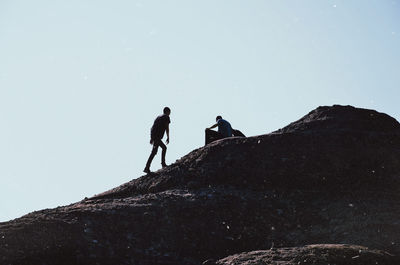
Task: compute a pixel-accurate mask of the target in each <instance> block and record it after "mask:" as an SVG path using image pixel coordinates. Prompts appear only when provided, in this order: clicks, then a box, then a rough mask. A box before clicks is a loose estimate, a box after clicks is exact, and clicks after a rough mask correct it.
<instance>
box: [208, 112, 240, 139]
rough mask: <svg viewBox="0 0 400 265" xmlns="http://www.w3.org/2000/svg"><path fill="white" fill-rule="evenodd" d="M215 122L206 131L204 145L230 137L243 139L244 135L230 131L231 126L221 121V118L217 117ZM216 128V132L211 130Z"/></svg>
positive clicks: (233, 130) (236, 131)
mask: <svg viewBox="0 0 400 265" xmlns="http://www.w3.org/2000/svg"><path fill="white" fill-rule="evenodd" d="M215 120H216V121H217V123H216V124H214V125H213V126H211V127H210V128H207V129H206V135H205V136H206V144H209V143H212V142H214V141H216V140H219V139H224V138H227V137H232V136H240V137H245V135H244V134H243V133H242V132H241V131H239V130H235V129H232V126H231V124H230V123H229V122H228V121H226V120H224V119H222V117H221V116H217V118H216V119H215ZM217 126H218V132H216V131H213V130H211V129H213V128H215V127H217Z"/></svg>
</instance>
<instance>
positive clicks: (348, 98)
mask: <svg viewBox="0 0 400 265" xmlns="http://www.w3.org/2000/svg"><path fill="white" fill-rule="evenodd" d="M399 47H400V1H399V0H396V1H391V0H303V1H301V0H297V1H295V0H224V1H222V0H221V1H219V0H201V1H191V0H180V1H178V0H175V1H170V0H158V1H155V0H154V1H152V0H148V1H144V0H143V1H128V0H125V1H123V0H116V1H105V0H103V1H101V0H91V1H89V0H64V1H61V0H47V1H45V0H36V1H31V0H0V124H1V130H0V161H1V163H0V165H1V166H0V187H1V193H0V221H6V220H9V219H12V218H16V217H20V216H21V215H23V214H26V213H29V212H31V211H34V210H40V209H43V208H53V207H56V206H61V205H66V204H70V203H73V202H76V201H79V200H81V199H83V198H84V197H90V196H92V195H94V194H97V193H100V192H103V191H105V190H108V189H110V188H113V187H115V186H118V185H120V184H122V183H124V182H127V181H129V180H131V179H133V178H137V177H139V176H141V175H142V170H143V168H144V165H145V162H146V160H147V158H148V155H149V154H150V151H151V146H150V145H149V144H148V141H149V130H150V127H151V125H152V122H153V120H154V118H155V117H156V116H157V115H158V114H160V113H161V112H162V109H163V107H164V106H169V107H170V108H171V110H172V113H171V120H172V123H171V143H170V145H169V146H168V152H167V163H169V164H170V163H173V162H175V160H176V159H179V158H180V157H182V156H183V155H185V154H187V153H188V152H190V151H191V150H193V149H195V148H197V147H200V146H202V145H203V143H204V129H205V128H206V127H208V126H211V125H212V124H213V122H214V121H215V116H217V115H222V116H223V117H224V118H226V119H227V120H229V121H230V122H231V124H232V125H233V127H235V128H238V129H240V130H242V131H243V132H244V133H245V134H246V135H249V136H251V135H259V134H265V133H269V132H271V131H274V130H277V129H279V128H281V127H283V126H285V125H287V124H288V123H290V122H292V121H294V120H297V119H298V118H300V117H302V116H303V115H305V114H306V113H308V112H309V111H311V110H312V109H314V108H316V107H318V106H320V105H332V104H343V105H347V104H350V105H354V106H357V107H364V108H371V109H376V110H378V111H380V112H385V113H387V114H389V115H391V116H393V117H395V118H396V119H399V116H400V110H399V108H398V104H397V101H398V99H399V96H400V92H399V88H400V86H399V85H400V48H399ZM158 168H160V156H159V155H158V156H156V158H155V159H154V161H153V165H152V169H153V170H156V169H158Z"/></svg>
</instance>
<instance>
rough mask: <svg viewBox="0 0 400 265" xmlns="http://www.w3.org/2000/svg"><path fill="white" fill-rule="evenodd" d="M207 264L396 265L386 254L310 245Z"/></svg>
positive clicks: (235, 257) (357, 248)
mask: <svg viewBox="0 0 400 265" xmlns="http://www.w3.org/2000/svg"><path fill="white" fill-rule="evenodd" d="M208 263H209V264H217V265H237V264H246V265H260V264H279V265H299V264H302V265H306V264H310V265H311V264H321V265H322V264H336V265H369V264H371V265H376V264H380V265H389V264H393V257H392V256H391V255H390V254H388V253H385V252H383V251H376V250H369V249H367V248H364V247H360V246H348V245H310V246H305V247H294V248H280V249H272V250H259V251H253V252H249V253H242V254H237V255H233V256H230V257H226V258H224V259H221V260H219V261H218V262H216V263H212V262H208Z"/></svg>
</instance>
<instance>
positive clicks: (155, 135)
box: [143, 107, 171, 173]
mask: <svg viewBox="0 0 400 265" xmlns="http://www.w3.org/2000/svg"><path fill="white" fill-rule="evenodd" d="M170 114H171V110H170V109H169V108H168V107H165V108H164V114H162V115H160V116H158V117H157V118H156V119H155V120H154V124H153V126H152V127H151V138H150V144H152V145H153V149H152V151H151V154H150V156H149V159H148V160H147V164H146V167H145V168H144V170H143V172H145V173H150V172H151V171H150V164H151V161H153V158H154V156H155V155H156V154H157V150H158V147H161V149H162V154H161V165H162V167H166V166H167V164H165V154H166V153H167V147H166V146H165V144H164V143H163V142H162V141H161V139H162V138H163V137H164V133H165V132H167V141H166V143H167V144H168V143H169V124H170V122H171V120H170V118H169V115H170Z"/></svg>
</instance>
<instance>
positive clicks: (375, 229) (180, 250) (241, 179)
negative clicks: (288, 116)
mask: <svg viewBox="0 0 400 265" xmlns="http://www.w3.org/2000/svg"><path fill="white" fill-rule="evenodd" d="M399 188H400V124H399V123H398V122H397V121H396V120H395V119H393V118H391V117H390V116H388V115H386V114H382V113H378V112H376V111H373V110H366V109H358V108H354V107H351V106H337V105H335V106H332V107H319V108H317V109H315V110H313V111H312V112H310V113H309V114H307V115H306V116H304V117H303V118H302V119H300V120H299V121H296V122H294V123H292V124H290V125H288V126H287V127H285V128H282V129H281V130H278V131H276V132H273V133H270V134H266V135H260V136H254V137H247V138H236V137H233V138H229V139H224V140H219V141H216V142H214V143H211V144H209V145H207V146H205V147H202V148H199V149H197V150H194V151H193V152H191V153H189V154H188V155H186V156H184V157H183V158H181V159H180V160H178V161H177V162H176V163H174V164H172V165H171V166H169V167H167V168H164V169H162V170H159V171H157V172H155V173H152V174H148V175H145V176H142V177H140V178H138V179H134V180H132V181H130V182H128V183H126V184H123V185H121V186H119V187H117V188H115V189H112V190H110V191H107V192H104V193H102V194H99V195H97V196H94V197H92V198H89V199H85V200H83V201H81V202H78V203H75V204H72V205H69V206H65V207H59V208H56V209H49V210H43V211H39V212H34V213H31V214H28V215H26V216H23V217H21V218H19V219H16V220H13V221H10V222H6V223H0V259H1V260H0V264H21V265H24V264H29V265H35V264H41V265H45V264H49V265H50V264H52V265H57V264H69V265H73V264H188V265H190V264H193V265H194V264H213V265H214V264H288V265H289V264H337V265H338V264H363V265H368V264H393V265H394V264H400V259H399V256H400V221H399V220H400V207H399V202H400V200H399V199H400V195H399V193H398V191H399Z"/></svg>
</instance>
